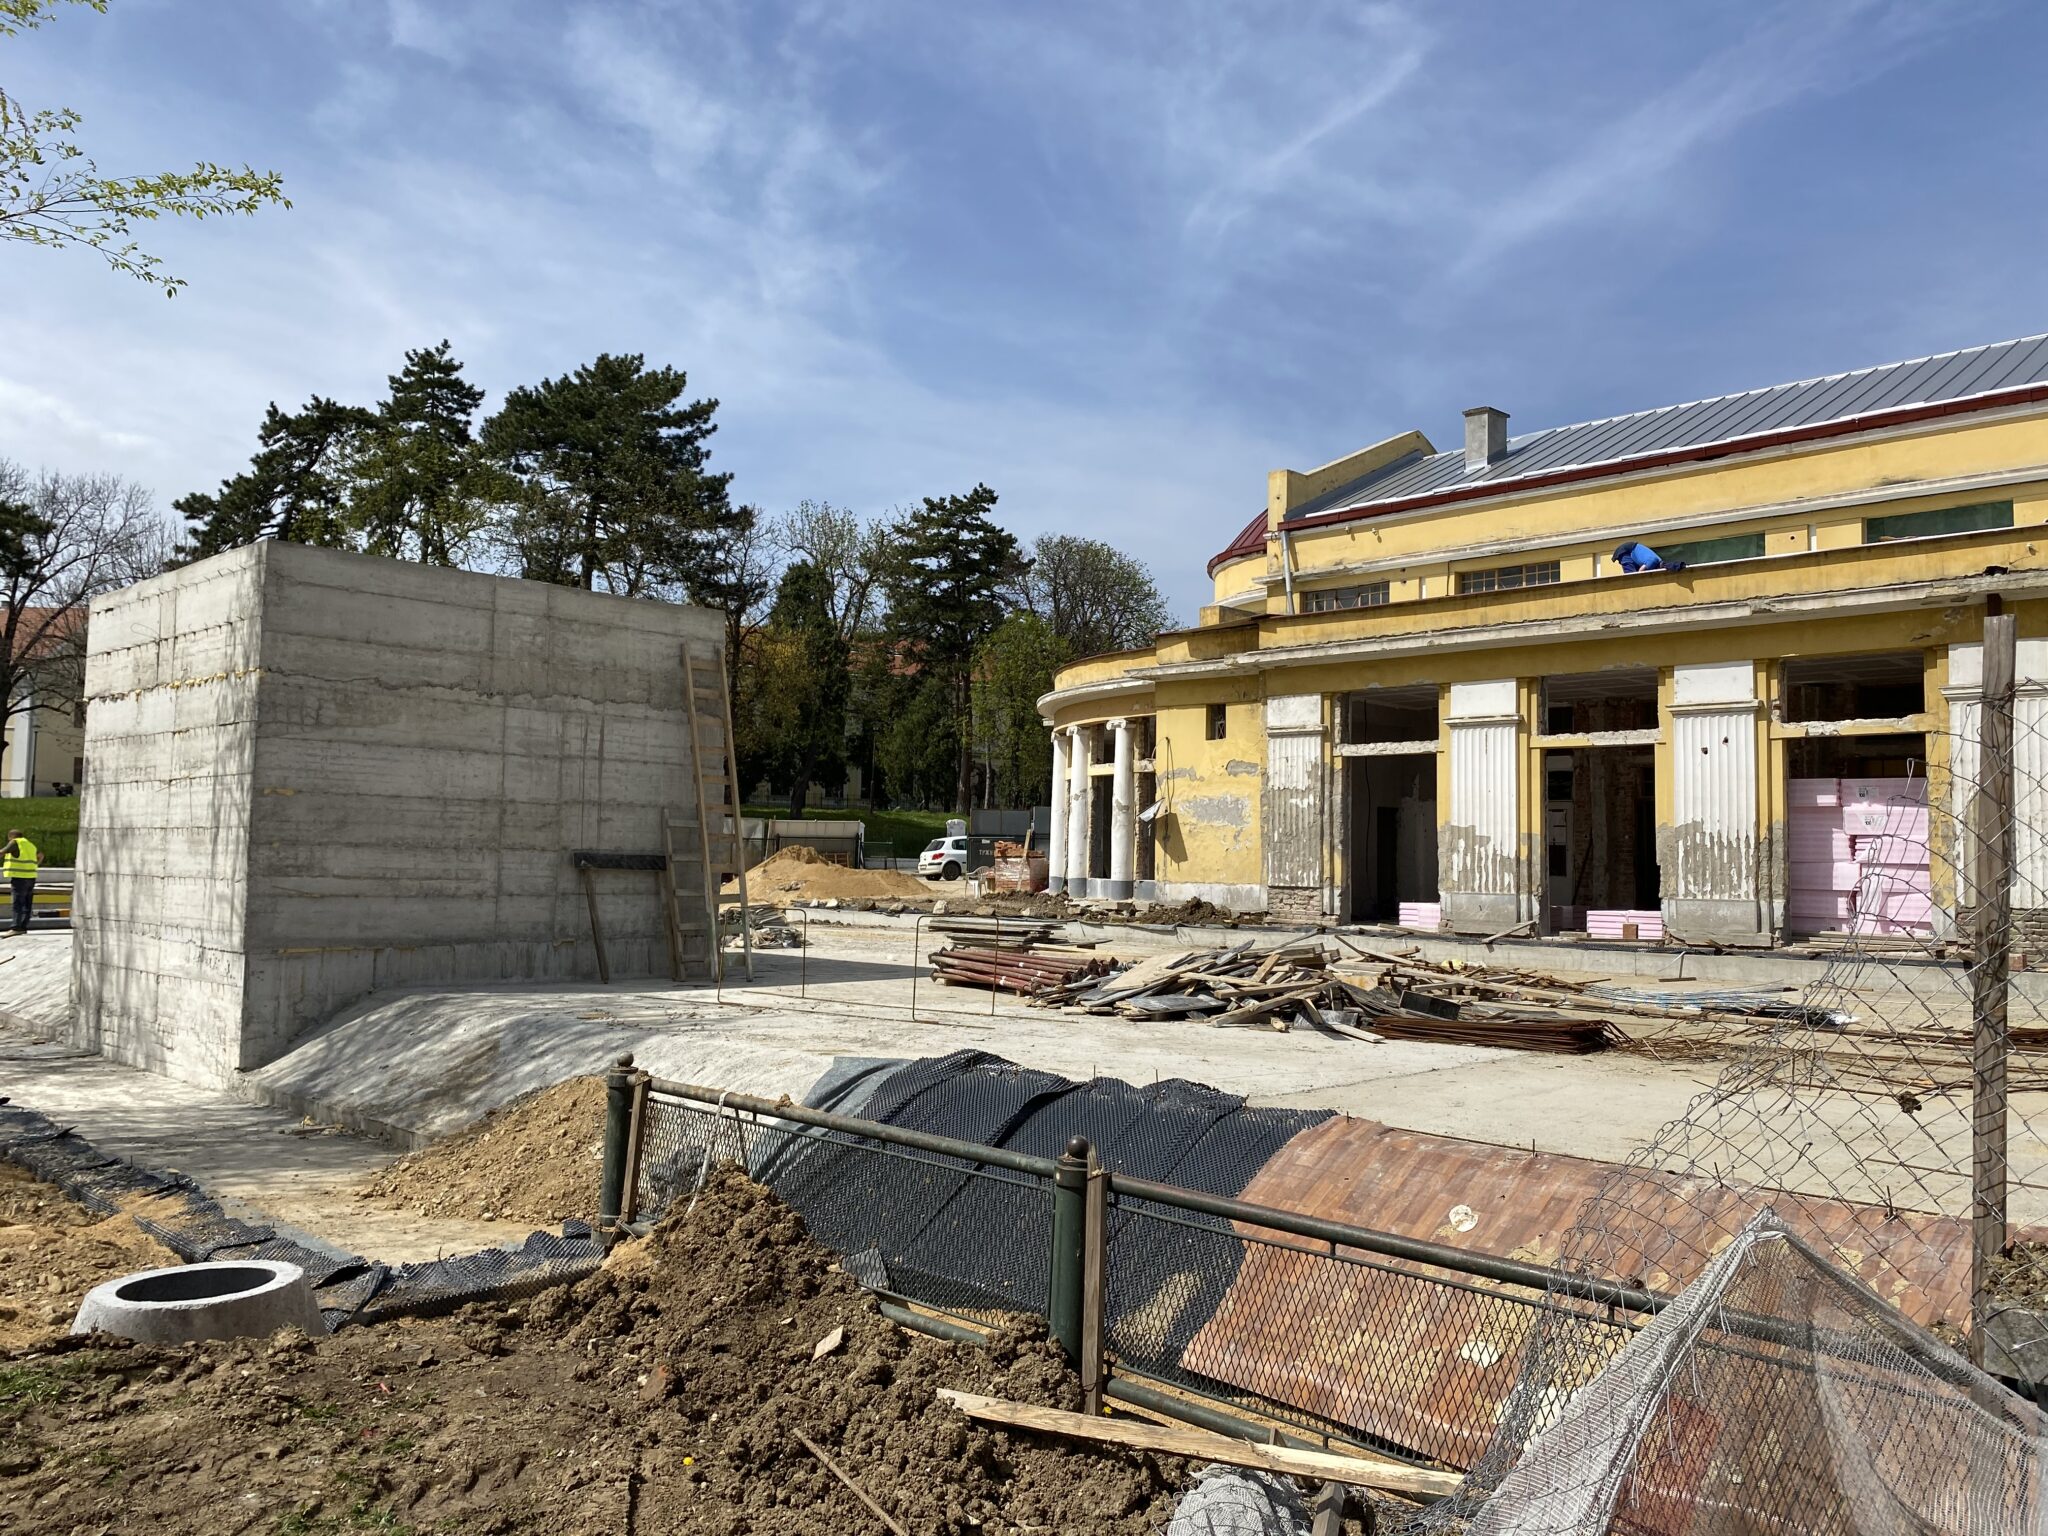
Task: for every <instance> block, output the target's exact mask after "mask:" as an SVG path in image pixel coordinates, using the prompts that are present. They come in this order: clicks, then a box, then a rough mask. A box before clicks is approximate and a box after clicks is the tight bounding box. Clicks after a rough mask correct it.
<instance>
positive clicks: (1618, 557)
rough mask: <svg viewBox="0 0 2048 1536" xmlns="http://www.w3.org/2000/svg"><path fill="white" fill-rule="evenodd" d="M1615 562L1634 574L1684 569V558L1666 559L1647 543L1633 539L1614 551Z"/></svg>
mask: <svg viewBox="0 0 2048 1536" xmlns="http://www.w3.org/2000/svg"><path fill="white" fill-rule="evenodd" d="M1614 563H1615V564H1616V565H1618V566H1620V567H1621V568H1622V569H1623V570H1624V571H1627V572H1629V573H1630V574H1631V575H1633V574H1634V573H1635V572H1637V571H1682V570H1684V569H1685V562H1684V561H1683V560H1666V559H1665V558H1664V557H1663V556H1662V555H1660V554H1658V553H1657V551H1655V550H1654V549H1652V548H1650V546H1649V545H1647V544H1638V543H1636V542H1635V541H1634V540H1633V539H1631V540H1630V541H1629V542H1628V543H1626V544H1623V545H1620V546H1618V547H1617V548H1616V549H1615V551H1614Z"/></svg>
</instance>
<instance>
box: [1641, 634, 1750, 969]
mask: <svg viewBox="0 0 2048 1536" xmlns="http://www.w3.org/2000/svg"><path fill="white" fill-rule="evenodd" d="M1761 707H1762V706H1761V703H1760V701H1759V699H1758V697H1757V688H1756V667H1755V665H1754V664H1753V663H1750V662H1746V661H1730V662H1714V663H1707V664H1704V665H1698V666H1680V667H1674V668H1673V669H1672V687H1671V699H1670V703H1669V704H1668V705H1667V706H1666V709H1667V715H1668V722H1667V724H1666V727H1665V735H1666V739H1667V740H1668V741H1669V742H1670V754H1669V755H1670V762H1671V773H1670V777H1671V799H1670V806H1671V820H1670V822H1669V823H1667V824H1664V825H1660V826H1659V827H1658V829H1657V856H1658V863H1659V864H1660V866H1661V867H1662V869H1663V873H1664V924H1665V927H1666V928H1667V929H1668V930H1669V931H1670V932H1671V933H1672V935H1673V936H1674V937H1677V938H1681V939H1693V938H1699V939H1717V940H1722V941H1736V942H1740V941H1743V940H1748V941H1751V942H1755V941H1756V940H1758V939H1760V938H1763V937H1765V936H1766V935H1767V934H1768V932H1769V928H1768V920H1767V917H1766V914H1765V912H1764V908H1763V904H1762V894H1763V890H1762V888H1763V880H1762V871H1761V867H1760V863H1759V856H1760V846H1759V840H1758V835H1757V798H1758V797H1757V780H1758V767H1759V762H1758V756H1757V731H1756V726H1757V718H1758V713H1759V711H1760V709H1761Z"/></svg>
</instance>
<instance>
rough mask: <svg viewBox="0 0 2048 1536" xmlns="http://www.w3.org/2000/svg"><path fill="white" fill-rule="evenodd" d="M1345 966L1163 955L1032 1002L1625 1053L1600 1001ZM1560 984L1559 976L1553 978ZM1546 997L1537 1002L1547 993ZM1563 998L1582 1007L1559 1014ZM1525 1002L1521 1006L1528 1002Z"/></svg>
mask: <svg viewBox="0 0 2048 1536" xmlns="http://www.w3.org/2000/svg"><path fill="white" fill-rule="evenodd" d="M1358 954H1359V960H1362V961H1363V964H1360V963H1359V961H1358V960H1344V961H1343V962H1342V963H1341V965H1340V964H1339V963H1335V962H1338V961H1339V956H1338V955H1337V953H1336V952H1334V951H1332V950H1330V949H1328V948H1326V947H1325V946H1324V945H1323V943H1322V942H1321V941H1319V940H1315V939H1305V940H1296V941H1292V942H1288V943H1283V944H1279V945H1276V946H1269V947H1265V948H1259V947H1257V943H1256V941H1254V940H1247V941H1246V942H1244V943H1242V944H1236V945H1231V946H1229V947H1226V948H1219V949H1191V950H1182V951H1178V952H1174V953H1169V954H1162V955H1155V956H1153V957H1152V958H1150V959H1148V960H1143V961H1140V962H1139V963H1138V964H1136V965H1133V966H1130V967H1128V968H1126V969H1124V970H1120V971H1117V972H1115V973H1113V974H1110V975H1107V976H1101V977H1099V978H1098V977H1091V976H1077V977H1072V978H1070V979H1068V980H1065V981H1058V982H1052V983H1048V984H1047V985H1045V986H1043V987H1041V988H1039V989H1038V990H1037V991H1036V992H1034V993H1033V994H1032V1000H1033V1002H1035V1003H1037V1004H1039V1005H1041V1006H1047V1007H1064V1008H1069V1009H1073V1010H1076V1011H1079V1012H1083V1013H1094V1014H1117V1015H1120V1016H1122V1017H1125V1018H1189V1019H1194V1018H1200V1019H1204V1020H1206V1021H1207V1022H1208V1023H1210V1024H1212V1025H1215V1026H1217V1027H1219V1028H1224V1029H1231V1028H1239V1027H1247V1028H1260V1029H1273V1030H1280V1031H1283V1032H1284V1031H1286V1030H1290V1029H1292V1028H1293V1027H1294V1026H1295V1025H1297V1024H1301V1025H1306V1026H1307V1027H1309V1028H1312V1029H1315V1030H1318V1031H1320V1032H1322V1033H1325V1034H1334V1035H1342V1036H1345V1037H1347V1038H1350V1039H1356V1040H1364V1041H1378V1040H1429V1041H1437V1042H1441V1043H1445V1044H1454V1045H1486V1046H1495V1047H1500V1048H1505V1049H1509V1050H1524V1051H1548V1052H1557V1053H1563V1054H1569V1055H1582V1054H1584V1053H1586V1052H1589V1051H1599V1050H1605V1049H1606V1048H1608V1047H1609V1046H1611V1045H1616V1044H1619V1043H1621V1036H1620V1035H1619V1033H1618V1032H1617V1031H1616V1030H1615V1028H1614V1026H1613V1025H1612V1024H1611V1023H1610V1022H1608V1020H1607V1019H1606V1018H1605V1017H1603V1016H1602V1015H1603V1013H1604V1012H1605V1010H1604V1009H1603V1008H1602V1007H1601V1000H1600V999H1599V998H1597V997H1592V996H1589V995H1586V994H1584V993H1582V992H1579V991H1576V990H1572V991H1562V989H1559V988H1557V985H1556V984H1555V983H1554V982H1553V983H1551V985H1550V986H1549V987H1546V988H1542V989H1538V988H1536V987H1533V986H1532V985H1530V984H1529V983H1528V982H1527V981H1526V980H1525V979H1524V977H1523V973H1520V972H1496V971H1494V970H1493V969H1492V968H1490V967H1473V966H1461V965H1457V964H1456V963H1452V964H1448V965H1443V966H1434V965H1430V964H1428V963H1427V962H1418V961H1415V960H1413V959H1412V958H1411V957H1405V956H1376V955H1371V954H1369V953H1367V952H1364V951H1360V952H1358ZM1545 980H1546V981H1549V978H1545ZM1539 990H1540V991H1543V992H1544V993H1545V994H1546V995H1545V997H1543V998H1538V997H1537V996H1536V993H1537V992H1538V991H1539ZM1560 992H1561V993H1562V995H1564V996H1566V997H1568V998H1570V999H1571V1000H1572V1001H1573V1002H1574V1003H1576V1004H1579V1005H1581V1006H1558V1005H1557V1004H1555V1003H1553V1002H1551V1001H1550V1000H1549V998H1550V997H1551V996H1555V995H1559V994H1560ZM1518 994H1519V996H1518Z"/></svg>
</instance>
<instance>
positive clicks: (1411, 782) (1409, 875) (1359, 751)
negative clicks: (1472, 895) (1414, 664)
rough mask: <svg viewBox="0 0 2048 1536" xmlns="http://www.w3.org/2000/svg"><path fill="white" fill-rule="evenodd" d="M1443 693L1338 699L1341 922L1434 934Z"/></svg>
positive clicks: (1425, 687) (1393, 692)
mask: <svg viewBox="0 0 2048 1536" xmlns="http://www.w3.org/2000/svg"><path fill="white" fill-rule="evenodd" d="M1440 699H1441V694H1440V691H1439V689H1438V688H1437V686H1436V684H1434V683H1422V684H1416V685H1413V686H1410V687H1401V688H1368V689H1363V690H1361V691H1359V692H1357V693H1348V694H1346V695H1344V697H1343V699H1342V702H1341V709H1340V711H1339V721H1340V723H1341V735H1340V738H1339V745H1338V751H1339V752H1340V753H1341V754H1342V755H1343V761H1344V807H1345V812H1344V820H1345V848H1344V867H1345V869H1346V871H1347V879H1346V887H1347V889H1346V901H1345V908H1346V910H1345V916H1346V918H1347V919H1348V920H1349V921H1351V922H1356V923H1399V924H1400V925H1401V926H1402V927H1405V928H1419V929H1422V930H1424V931H1426V932H1435V931H1436V929H1437V928H1438V927H1439V926H1440V925H1441V922H1442V916H1443V909H1442V907H1441V905H1440V904H1439V896H1438V892H1437V863H1436V859H1437V844H1436V820H1437V805H1436V763H1437V732H1438V729H1439V719H1438V717H1439V712H1440V707H1441V706H1440Z"/></svg>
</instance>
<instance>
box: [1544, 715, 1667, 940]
mask: <svg viewBox="0 0 2048 1536" xmlns="http://www.w3.org/2000/svg"><path fill="white" fill-rule="evenodd" d="M1543 860H1544V863H1543V879H1544V897H1545V900H1546V902H1547V903H1548V906H1549V917H1550V923H1549V930H1550V932H1552V933H1584V934H1586V935H1587V936H1588V937H1591V938H1604V939H1644V940H1648V939H1660V938H1662V937H1663V936H1664V919H1663V899H1664V888H1663V871H1662V870H1661V869H1660V868H1659V867H1658V864H1657V749H1656V747H1655V746H1654V745H1653V744H1646V745H1640V746H1613V747H1606V746H1603V747H1574V748H1572V749H1571V750H1569V751H1556V752H1546V753H1544V754H1543Z"/></svg>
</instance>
